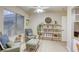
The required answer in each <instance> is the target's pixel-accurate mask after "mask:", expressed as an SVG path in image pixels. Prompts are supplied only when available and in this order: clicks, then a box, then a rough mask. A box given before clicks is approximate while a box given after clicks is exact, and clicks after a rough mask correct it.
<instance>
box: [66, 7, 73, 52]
mask: <svg viewBox="0 0 79 59" xmlns="http://www.w3.org/2000/svg"><path fill="white" fill-rule="evenodd" d="M72 10H73V7H71V6H70V7H68V8H67V49H68V51H73V39H74V17H73V13H72Z"/></svg>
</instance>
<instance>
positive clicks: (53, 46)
mask: <svg viewBox="0 0 79 59" xmlns="http://www.w3.org/2000/svg"><path fill="white" fill-rule="evenodd" d="M37 52H67V49H66V43H65V42H60V41H50V40H40V46H39V48H38V50H37Z"/></svg>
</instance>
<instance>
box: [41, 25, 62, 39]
mask: <svg viewBox="0 0 79 59" xmlns="http://www.w3.org/2000/svg"><path fill="white" fill-rule="evenodd" d="M61 32H62V30H61V25H58V24H43V25H42V30H41V33H42V35H41V38H42V39H48V40H61V35H62V34H61Z"/></svg>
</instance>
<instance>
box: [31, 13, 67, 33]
mask: <svg viewBox="0 0 79 59" xmlns="http://www.w3.org/2000/svg"><path fill="white" fill-rule="evenodd" d="M63 15H66V13H65V12H64V13H63V12H49V13H40V14H32V15H31V16H30V21H31V25H30V28H32V29H33V32H34V34H37V25H39V24H40V23H43V22H45V18H46V17H51V18H52V21H54V20H57V22H58V24H61V23H62V21H61V20H62V16H63Z"/></svg>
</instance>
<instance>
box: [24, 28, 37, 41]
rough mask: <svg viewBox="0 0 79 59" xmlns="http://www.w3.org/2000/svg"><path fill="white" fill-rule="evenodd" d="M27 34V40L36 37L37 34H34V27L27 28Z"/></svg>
mask: <svg viewBox="0 0 79 59" xmlns="http://www.w3.org/2000/svg"><path fill="white" fill-rule="evenodd" d="M25 36H26V37H27V39H26V41H28V40H30V39H36V35H33V31H32V29H25Z"/></svg>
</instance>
